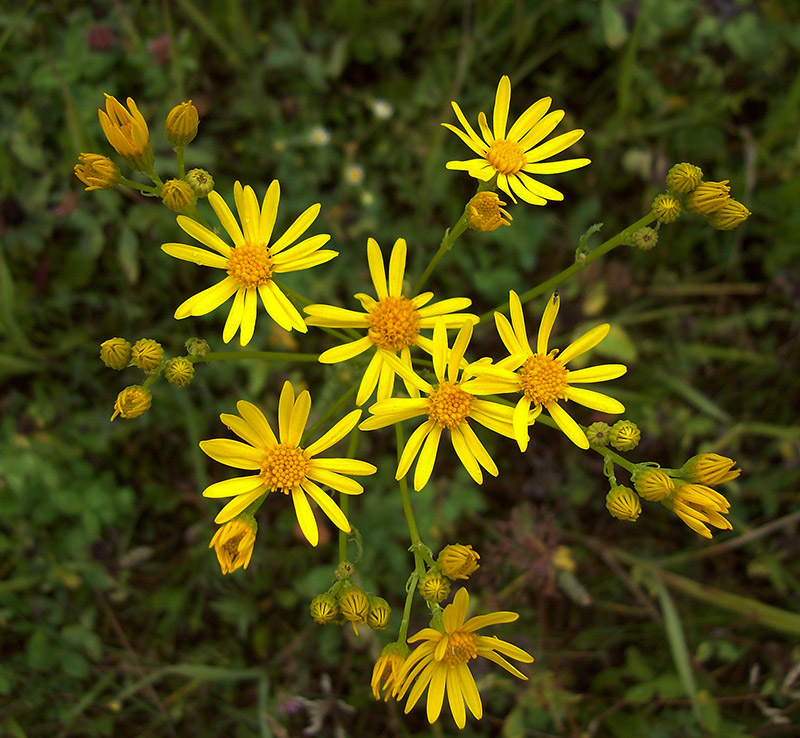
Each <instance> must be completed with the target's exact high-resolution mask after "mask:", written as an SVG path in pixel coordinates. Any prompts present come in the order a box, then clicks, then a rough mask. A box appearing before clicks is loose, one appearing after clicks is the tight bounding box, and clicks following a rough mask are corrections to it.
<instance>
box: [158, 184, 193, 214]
mask: <svg viewBox="0 0 800 738" xmlns="http://www.w3.org/2000/svg"><path fill="white" fill-rule="evenodd" d="M161 202H163V203H164V205H166V206H167V207H168V208H169V209H170V210H171V211H172V212H173V213H185V212H187V211H188V210H191V209H192V208H193V207H194V204H195V203H196V202H197V195H196V194H195V192H194V190H193V189H192V188H191V186H190V185H189V183H188V182H184V181H183V180H182V179H168V180H167V181H166V182H164V186H163V187H162V188H161Z"/></svg>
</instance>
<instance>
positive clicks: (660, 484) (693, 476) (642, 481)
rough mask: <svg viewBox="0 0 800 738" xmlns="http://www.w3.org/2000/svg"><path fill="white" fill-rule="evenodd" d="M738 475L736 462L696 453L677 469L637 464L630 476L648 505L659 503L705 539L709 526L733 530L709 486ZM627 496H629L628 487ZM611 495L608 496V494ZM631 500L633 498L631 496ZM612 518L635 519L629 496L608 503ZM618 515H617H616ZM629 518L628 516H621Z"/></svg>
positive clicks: (722, 499)
mask: <svg viewBox="0 0 800 738" xmlns="http://www.w3.org/2000/svg"><path fill="white" fill-rule="evenodd" d="M739 474H741V469H738V468H736V462H735V461H734V460H733V459H729V458H728V457H727V456H721V455H720V454H714V453H705V454H698V455H696V456H693V457H692V458H691V459H689V460H688V461H687V462H686V463H685V464H684V465H683V466H682V467H681V468H680V469H660V468H659V467H657V466H654V465H652V464H637V465H636V466H635V468H634V471H633V474H632V480H633V486H634V488H635V489H636V492H637V493H638V496H639V497H640V498H642V499H644V500H647V501H648V502H660V503H661V504H662V505H664V506H665V507H666V508H667V509H669V510H672V511H673V512H674V513H675V514H676V515H677V516H678V517H679V518H680V519H681V520H683V522H684V523H686V525H688V526H689V527H690V528H691V529H692V530H694V531H695V532H697V533H699V534H700V535H701V536H703V537H705V538H711V530H710V529H709V528H708V526H709V525H712V526H714V527H715V528H719V529H721V530H730V529H731V528H732V526H731V524H730V521H728V520H727V518H725V517H723V516H724V515H725V514H727V513H728V511H729V510H730V503H729V502H728V501H727V499H725V497H724V496H723V495H721V494H720V493H719V492H717V491H716V490H714V489H712V488H711V487H712V485H718V484H722V483H723V482H728V481H730V480H732V479H736V477H738V476H739ZM624 489H625V490H627V492H628V493H632V491H631V490H629V489H628V488H627V487H625V488H624ZM609 495H611V493H609ZM634 497H636V496H635V495H634ZM606 504H607V505H608V508H609V511H610V512H611V514H612V515H614V517H619V518H620V519H624V520H635V519H636V517H638V512H636V515H635V517H630V516H632V515H633V511H634V508H635V507H636V506H637V505H638V506H639V510H640V509H641V506H640V504H639V500H638V498H637V499H636V501H635V503H634V501H632V500H631V499H630V495H628V494H626V495H625V496H622V494H621V493H620V495H618V497H615V499H614V501H613V505H614V509H612V505H611V504H610V503H609V502H608V499H607V503H606ZM618 513H619V514H618ZM624 515H628V516H629V517H623V516H624Z"/></svg>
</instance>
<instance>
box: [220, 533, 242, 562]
mask: <svg viewBox="0 0 800 738" xmlns="http://www.w3.org/2000/svg"><path fill="white" fill-rule="evenodd" d="M242 538H244V531H242V532H241V533H237V534H236V535H235V536H231V537H230V538H229V539H228V540H227V541H225V543H223V544H222V550H223V551H224V552H225V553H226V554H228V556H230V557H231V559H233V558H234V557H236V556H237V555H238V554H239V544H240V543H241V542H242Z"/></svg>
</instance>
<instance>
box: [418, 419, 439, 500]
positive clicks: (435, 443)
mask: <svg viewBox="0 0 800 738" xmlns="http://www.w3.org/2000/svg"><path fill="white" fill-rule="evenodd" d="M441 435H442V426H440V425H438V424H434V426H433V428H431V430H430V432H429V433H428V437H427V438H426V439H425V443H424V444H423V445H422V450H421V451H420V452H419V459H418V460H417V467H416V469H414V490H415V491H417V492H418V491H419V490H421V489H422V488H423V487H424V486H425V485H426V484H427V483H428V480H429V479H430V478H431V473H432V472H433V465H434V464H435V463H436V452H437V451H438V450H439V439H440V438H441Z"/></svg>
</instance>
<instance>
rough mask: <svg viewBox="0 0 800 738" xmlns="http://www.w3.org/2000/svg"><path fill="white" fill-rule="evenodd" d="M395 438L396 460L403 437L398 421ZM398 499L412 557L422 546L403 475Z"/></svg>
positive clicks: (400, 451) (415, 555)
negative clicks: (406, 526)
mask: <svg viewBox="0 0 800 738" xmlns="http://www.w3.org/2000/svg"><path fill="white" fill-rule="evenodd" d="M394 431H395V438H396V439H397V460H398V462H399V461H400V456H401V455H402V453H403V446H404V445H405V439H404V438H403V427H402V426H401V424H400V423H395V426H394ZM400 499H401V500H402V501H403V514H404V515H405V516H406V523H407V525H408V533H409V535H410V536H411V548H412V549H413V550H414V558H415V559H417V558H418V557H419V553H418V551H417V549H418V547H420V546H422V545H423V543H422V539H420V537H419V530H417V521H416V519H415V518H414V509H413V508H412V507H411V498H410V497H409V496H408V482H407V481H406V478H405V477H402V478H401V479H400Z"/></svg>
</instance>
